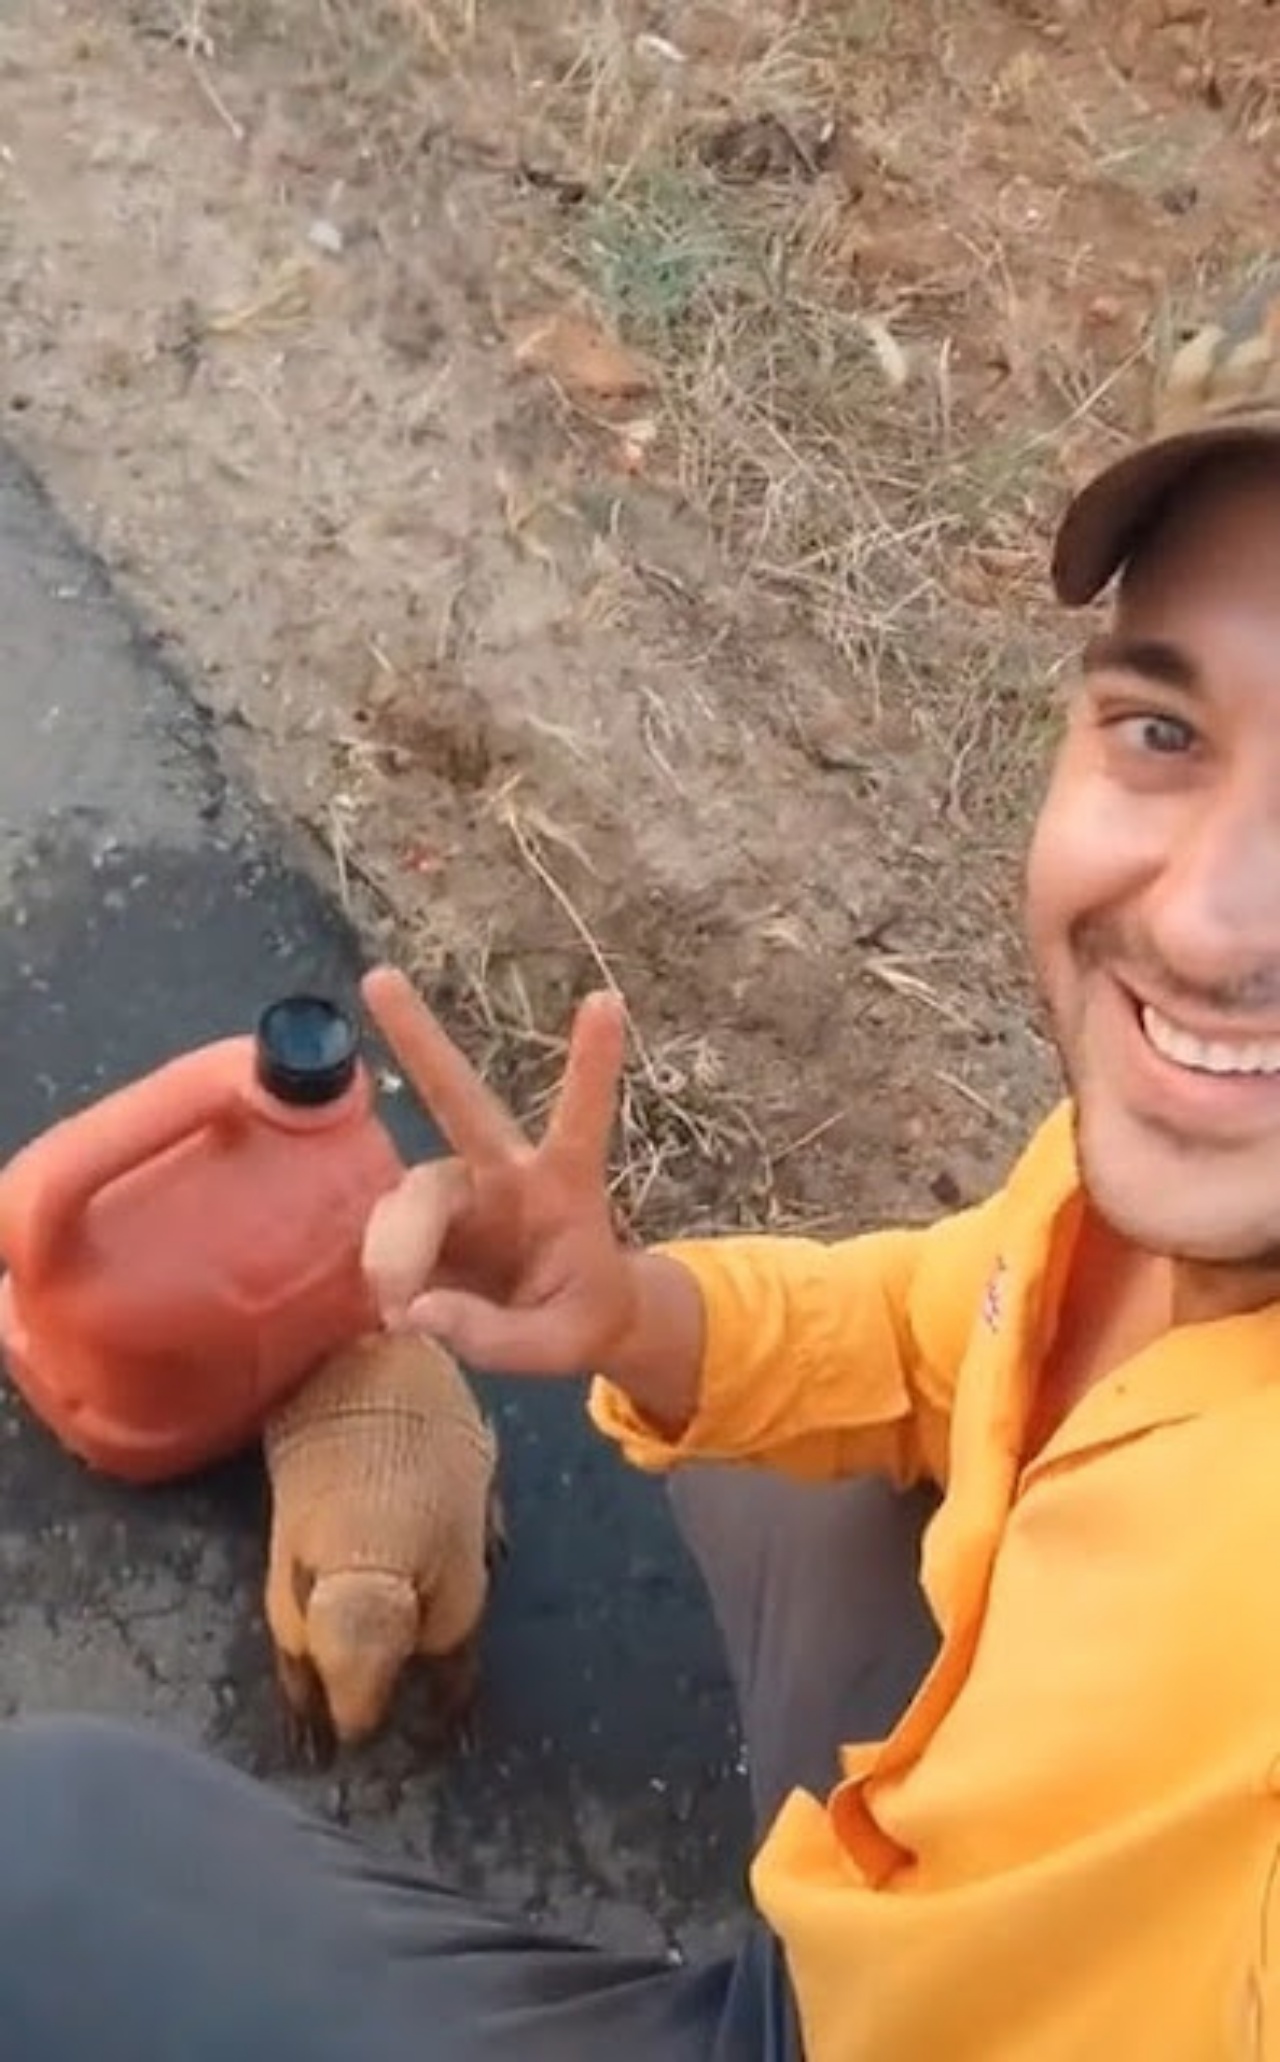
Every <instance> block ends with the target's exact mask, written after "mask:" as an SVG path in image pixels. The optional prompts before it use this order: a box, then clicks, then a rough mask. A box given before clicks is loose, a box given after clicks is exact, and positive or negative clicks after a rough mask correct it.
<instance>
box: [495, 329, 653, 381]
mask: <svg viewBox="0 0 1280 2062" xmlns="http://www.w3.org/2000/svg"><path fill="white" fill-rule="evenodd" d="M516 363H517V365H523V366H525V367H526V368H527V369H528V370H530V371H532V372H545V373H546V374H547V375H548V377H549V378H551V379H554V380H556V381H558V382H559V384H560V385H561V386H563V387H567V388H568V389H569V391H570V392H571V393H577V394H584V395H588V396H589V397H590V398H591V399H592V400H595V401H638V400H641V399H643V397H644V396H645V395H646V394H651V393H653V391H654V389H655V388H656V386H657V384H658V382H657V376H656V374H655V373H654V371H653V368H652V366H650V365H647V364H646V363H645V361H644V359H643V358H641V357H639V356H638V355H637V353H636V352H634V351H630V350H628V349H627V347H626V345H625V344H620V343H619V342H618V340H617V338H616V337H612V336H610V335H609V334H608V332H607V331H606V330H605V329H603V328H602V327H601V326H600V324H599V323H597V322H594V321H593V320H592V319H591V318H590V317H589V316H587V315H565V314H562V315H551V316H547V317H544V318H543V319H541V320H540V321H538V322H536V323H534V324H533V325H532V326H531V327H530V328H528V329H526V331H525V333H524V335H523V336H522V337H521V339H520V341H519V342H518V343H517V345H516Z"/></svg>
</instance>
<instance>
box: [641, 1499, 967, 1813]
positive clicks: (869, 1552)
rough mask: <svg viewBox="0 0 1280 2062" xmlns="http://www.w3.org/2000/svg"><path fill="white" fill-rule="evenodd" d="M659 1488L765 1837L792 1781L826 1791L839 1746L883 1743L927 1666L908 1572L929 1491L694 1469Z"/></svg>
mask: <svg viewBox="0 0 1280 2062" xmlns="http://www.w3.org/2000/svg"><path fill="white" fill-rule="evenodd" d="M669 1493H670V1498H671V1505H672V1509H673V1512H674V1514H675V1518H676V1523H677V1525H678V1527H679V1529H680V1531H681V1533H682V1535H683V1537H684V1540H685V1543H686V1545H687V1546H688V1548H689V1550H690V1552H691V1553H692V1555H693V1558H694V1560H695V1562H696V1563H697V1566H698V1568H699V1570H700V1573H701V1575H702V1579H703V1582H704V1583H705V1585H706V1589H707V1594H708V1597H709V1599H710V1603H711V1607H712V1610H713V1612H714V1615H715V1618H716V1621H717V1624H718V1625H719V1628H720V1633H721V1637H722V1639H723V1641H724V1645H725V1650H726V1654H727V1658H728V1663H729V1672H730V1675H731V1677H732V1680H733V1684H734V1689H735V1691H736V1694H737V1698H738V1707H739V1712H740V1715H741V1721H742V1730H743V1735H744V1742H745V1747H746V1754H747V1764H748V1769H749V1772H750V1778H751V1786H752V1797H753V1801H754V1805H755V1813H756V1820H757V1831H758V1833H762V1832H763V1831H764V1829H765V1828H766V1827H767V1825H768V1824H769V1822H770V1821H771V1820H772V1818H773V1816H774V1814H775V1812H776V1811H777V1809H778V1806H779V1805H780V1804H781V1803H782V1802H783V1801H784V1799H785V1798H786V1797H787V1795H788V1794H789V1793H790V1792H791V1791H792V1790H793V1789H795V1788H796V1787H797V1786H802V1787H804V1788H805V1789H808V1790H811V1791H813V1792H814V1793H815V1794H817V1795H818V1796H823V1795H825V1793H826V1791H827V1790H828V1789H829V1788H830V1786H831V1784H832V1782H833V1781H834V1780H835V1779H836V1776H837V1773H838V1756H839V1750H840V1748H841V1747H842V1746H844V1745H847V1744H848V1743H850V1742H852V1741H858V1740H869V1739H876V1738H879V1737H880V1736H882V1735H883V1733H884V1732H885V1731H887V1730H888V1728H889V1727H891V1726H892V1725H893V1723H894V1722H895V1720H896V1719H897V1717H898V1716H899V1714H900V1712H901V1711H902V1710H903V1708H904V1707H905V1705H906V1704H907V1702H908V1701H909V1699H910V1697H911V1696H912V1694H913V1693H914V1691H915V1689H916V1687H917V1685H918V1684H919V1682H920V1680H921V1678H922V1677H923V1675H924V1673H925V1671H926V1669H927V1668H928V1666H929V1664H930V1662H931V1660H932V1658H933V1656H934V1653H935V1652H936V1650H937V1643H938V1630H937V1626H936V1625H935V1623H934V1620H933V1616H932V1614H931V1612H930V1610H929V1608H928V1605H927V1603H926V1601H925V1598H924V1594H923V1592H922V1590H921V1588H920V1581H919V1566H920V1548H921V1540H922V1536H923V1533H924V1529H925V1526H926V1525H927V1523H928V1520H929V1518H930V1516H931V1515H932V1513H933V1511H934V1510H935V1509H936V1507H937V1502H938V1497H937V1492H936V1491H934V1490H933V1489H931V1488H930V1489H920V1490H913V1491H911V1492H909V1493H908V1494H906V1495H902V1494H899V1493H898V1492H896V1491H894V1490H893V1489H891V1488H890V1487H889V1485H888V1484H887V1483H885V1482H883V1481H881V1480H879V1479H878V1478H874V1477H870V1476H860V1477H857V1478H853V1479H850V1480H847V1481H841V1482H832V1483H826V1482H823V1483H807V1482H798V1481H795V1480H792V1479H790V1478H788V1477H786V1476H783V1475H780V1474H778V1473H776V1472H773V1471H770V1470H767V1469H763V1468H759V1467H754V1466H747V1465H743V1464H736V1463H735V1464H730V1463H726V1462H706V1461H700V1462H687V1463H684V1464H682V1465H680V1466H679V1467H677V1468H676V1469H675V1470H674V1471H673V1473H672V1475H671V1477H670V1482H669Z"/></svg>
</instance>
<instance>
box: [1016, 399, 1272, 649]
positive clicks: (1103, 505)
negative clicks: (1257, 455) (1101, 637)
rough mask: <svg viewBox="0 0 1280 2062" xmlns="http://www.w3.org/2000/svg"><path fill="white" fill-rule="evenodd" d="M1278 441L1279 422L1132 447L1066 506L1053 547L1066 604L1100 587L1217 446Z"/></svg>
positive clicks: (1227, 426) (1218, 428) (1057, 585)
mask: <svg viewBox="0 0 1280 2062" xmlns="http://www.w3.org/2000/svg"><path fill="white" fill-rule="evenodd" d="M1248 444H1280V421H1277V420H1276V418H1275V417H1271V418H1270V419H1269V420H1267V421H1263V422H1256V421H1255V422H1247V423H1246V422H1235V423H1220V424H1215V425H1212V426H1210V427H1207V428H1205V429H1201V430H1188V431H1186V432H1185V433H1184V434H1183V435H1181V436H1173V437H1166V438H1164V439H1163V441H1161V442H1160V443H1156V444H1146V445H1144V446H1143V447H1142V449H1141V450H1140V451H1134V452H1131V453H1130V455H1129V456H1128V457H1127V458H1122V459H1119V460H1118V461H1117V463H1116V464H1115V465H1112V466H1108V467H1107V469H1106V471H1105V472H1101V473H1099V474H1098V476H1097V478H1096V479H1094V480H1090V482H1089V484H1088V486H1087V487H1085V488H1084V489H1083V490H1082V491H1081V492H1080V493H1079V494H1077V496H1076V498H1075V500H1074V501H1073V502H1072V503H1071V505H1070V507H1069V508H1068V509H1067V512H1066V515H1065V516H1064V517H1063V519H1062V522H1061V524H1060V525H1059V528H1058V535H1057V538H1056V540H1055V542H1054V548H1053V568H1052V571H1053V585H1054V590H1055V592H1056V594H1057V596H1058V599H1059V601H1060V602H1062V603H1063V604H1064V606H1065V607H1067V608H1072V609H1075V608H1082V607H1083V606H1084V604H1085V603H1086V602H1089V601H1092V600H1093V599H1094V597H1095V596H1096V595H1098V594H1100V593H1101V592H1102V589H1103V588H1104V587H1105V586H1106V584H1107V582H1108V581H1109V580H1110V579H1111V577H1112V575H1113V574H1115V573H1117V572H1118V571H1119V569H1120V567H1121V566H1122V565H1123V564H1124V563H1125V561H1126V560H1127V559H1128V558H1129V556H1130V555H1131V553H1132V551H1133V549H1134V547H1135V545H1136V544H1137V543H1138V541H1139V539H1140V538H1141V536H1142V533H1143V531H1144V530H1145V529H1146V528H1147V526H1148V524H1149V523H1150V522H1151V521H1152V520H1153V518H1154V517H1155V516H1156V514H1157V513H1158V511H1159V508H1160V505H1161V503H1162V502H1163V501H1164V499H1165V497H1166V496H1167V495H1169V494H1171V493H1172V492H1173V490H1174V488H1175V487H1176V486H1178V484H1179V483H1180V482H1181V481H1182V480H1183V479H1184V478H1185V476H1186V475H1187V474H1188V473H1190V472H1191V471H1192V470H1193V469H1194V468H1195V467H1197V466H1199V465H1200V464H1201V463H1202V462H1203V460H1205V459H1206V458H1210V457H1212V456H1213V454H1214V453H1215V452H1217V451H1229V450H1238V449H1239V448H1240V447H1241V446H1242V445H1248Z"/></svg>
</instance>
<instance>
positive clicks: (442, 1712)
mask: <svg viewBox="0 0 1280 2062" xmlns="http://www.w3.org/2000/svg"><path fill="white" fill-rule="evenodd" d="M424 1666H425V1670H426V1678H427V1688H428V1694H429V1696H430V1699H431V1715H432V1720H433V1725H432V1731H433V1733H434V1735H435V1737H436V1738H437V1739H438V1740H439V1741H440V1743H441V1744H442V1745H444V1744H446V1743H447V1744H450V1745H456V1746H459V1747H470V1746H473V1745H474V1743H475V1711H476V1701H477V1698H478V1695H479V1690H480V1638H479V1634H478V1632H476V1633H473V1634H472V1635H471V1637H470V1638H469V1639H466V1640H464V1641H463V1642H462V1645H461V1646H460V1647H455V1648H454V1649H453V1651H452V1652H451V1653H448V1654H432V1655H430V1656H428V1657H427V1658H426V1659H425V1662H424Z"/></svg>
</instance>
